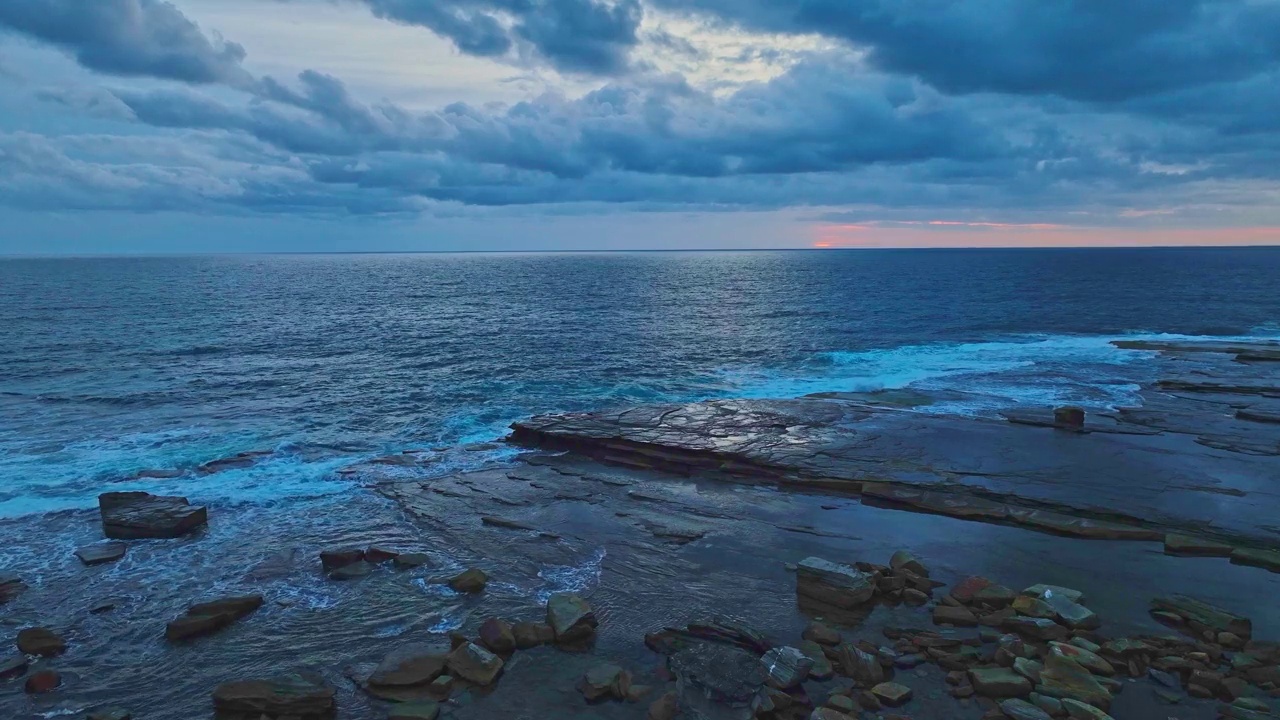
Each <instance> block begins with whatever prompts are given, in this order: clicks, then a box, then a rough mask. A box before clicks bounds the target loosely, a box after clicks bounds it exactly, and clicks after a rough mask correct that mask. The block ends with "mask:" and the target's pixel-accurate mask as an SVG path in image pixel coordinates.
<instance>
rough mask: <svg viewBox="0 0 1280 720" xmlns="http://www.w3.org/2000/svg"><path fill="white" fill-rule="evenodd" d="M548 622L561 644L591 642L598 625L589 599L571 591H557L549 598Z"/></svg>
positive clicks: (556, 639) (558, 642) (557, 641)
mask: <svg viewBox="0 0 1280 720" xmlns="http://www.w3.org/2000/svg"><path fill="white" fill-rule="evenodd" d="M547 624H548V625H550V626H551V630H552V632H553V633H555V641H556V643H557V644H560V645H576V644H580V643H585V642H589V641H590V640H591V639H592V638H594V637H595V634H596V627H597V625H598V623H597V622H596V616H595V613H594V612H592V611H591V606H590V605H588V604H587V601H586V600H583V599H582V598H580V597H578V596H577V595H572V594H570V593H556V594H555V595H552V596H551V597H550V598H549V599H548V600H547Z"/></svg>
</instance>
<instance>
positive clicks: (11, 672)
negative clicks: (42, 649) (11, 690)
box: [0, 655, 27, 680]
mask: <svg viewBox="0 0 1280 720" xmlns="http://www.w3.org/2000/svg"><path fill="white" fill-rule="evenodd" d="M26 671H27V656H26V655H14V656H13V657H11V658H5V659H4V660H0V680H12V679H13V678H16V677H21V676H22V674H23V673H25V672H26Z"/></svg>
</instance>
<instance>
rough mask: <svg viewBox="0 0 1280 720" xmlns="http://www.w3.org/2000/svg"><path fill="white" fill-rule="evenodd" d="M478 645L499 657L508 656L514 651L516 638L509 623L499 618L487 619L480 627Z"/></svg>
mask: <svg viewBox="0 0 1280 720" xmlns="http://www.w3.org/2000/svg"><path fill="white" fill-rule="evenodd" d="M479 635H480V644H481V645H483V646H485V647H486V648H488V649H489V650H491V651H493V652H495V653H498V654H499V655H509V654H510V653H511V652H512V651H514V650H515V649H516V638H515V635H514V634H513V633H512V628H511V623H509V622H507V621H506V620H502V619H500V618H489V619H488V620H485V621H484V623H482V624H481V625H480V632H479Z"/></svg>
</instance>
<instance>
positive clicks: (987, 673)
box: [969, 668, 1031, 698]
mask: <svg viewBox="0 0 1280 720" xmlns="http://www.w3.org/2000/svg"><path fill="white" fill-rule="evenodd" d="M969 682H970V683H971V684H972V685H973V689H974V690H975V691H976V692H977V693H978V694H979V695H981V696H983V697H989V698H1010V697H1026V696H1027V695H1029V694H1030V693H1031V681H1030V680H1028V679H1026V678H1025V677H1023V676H1021V675H1019V674H1017V673H1015V672H1014V671H1012V670H1010V669H1008V668H975V669H973V670H970V671H969Z"/></svg>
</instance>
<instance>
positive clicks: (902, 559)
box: [889, 550, 929, 577]
mask: <svg viewBox="0 0 1280 720" xmlns="http://www.w3.org/2000/svg"><path fill="white" fill-rule="evenodd" d="M889 567H891V568H893V569H894V570H895V571H906V572H909V573H912V574H915V575H919V576H920V577H929V568H927V567H925V566H924V563H922V562H920V560H919V559H917V558H916V556H915V555H912V554H911V553H909V552H907V551H906V550H899V551H897V552H895V553H894V554H893V557H891V558H889Z"/></svg>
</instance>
